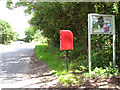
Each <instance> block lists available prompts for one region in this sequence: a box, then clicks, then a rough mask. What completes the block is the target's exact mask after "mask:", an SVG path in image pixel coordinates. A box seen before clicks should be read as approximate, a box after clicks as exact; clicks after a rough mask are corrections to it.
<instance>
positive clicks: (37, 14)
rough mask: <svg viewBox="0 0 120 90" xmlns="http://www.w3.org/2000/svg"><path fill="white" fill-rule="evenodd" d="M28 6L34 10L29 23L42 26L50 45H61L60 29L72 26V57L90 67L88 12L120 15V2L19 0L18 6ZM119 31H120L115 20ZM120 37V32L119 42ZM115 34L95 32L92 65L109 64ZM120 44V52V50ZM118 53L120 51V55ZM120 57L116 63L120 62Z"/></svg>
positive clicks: (31, 11) (69, 28)
mask: <svg viewBox="0 0 120 90" xmlns="http://www.w3.org/2000/svg"><path fill="white" fill-rule="evenodd" d="M21 5H22V6H27V9H26V10H25V12H26V13H29V14H30V13H33V17H32V18H31V19H30V20H29V23H30V24H31V25H32V26H34V27H35V28H37V29H36V30H43V33H42V34H43V35H44V36H45V37H47V38H48V43H49V45H51V46H54V47H58V48H59V41H60V40H59V36H60V35H59V32H60V30H71V31H72V32H73V35H74V38H73V39H74V49H73V51H69V57H70V59H71V61H72V62H74V63H75V65H74V68H75V69H79V66H80V65H82V66H85V67H87V68H88V43H87V42H88V14H89V13H98V14H114V15H115V16H116V22H118V21H119V19H120V11H119V10H120V8H119V7H120V2H119V3H118V2H116V3H114V2H17V4H16V6H21ZM116 26H117V28H116V34H117V35H118V34H120V31H119V29H118V28H120V26H119V25H118V23H116ZM119 40H120V35H118V37H117V39H116V42H117V43H118V42H119ZM112 44H113V43H112V35H92V63H93V65H92V68H95V67H101V66H102V67H104V66H108V65H109V62H110V61H112ZM119 46H120V45H119V44H117V46H116V48H117V50H118V51H117V52H118V54H119V53H120V51H119ZM118 56H119V55H118ZM116 59H117V61H116V62H117V64H118V65H120V62H119V61H118V60H119V59H118V57H117V58H116Z"/></svg>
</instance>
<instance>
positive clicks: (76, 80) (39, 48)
mask: <svg viewBox="0 0 120 90" xmlns="http://www.w3.org/2000/svg"><path fill="white" fill-rule="evenodd" d="M35 52H36V55H37V57H39V58H40V60H42V61H44V62H45V63H47V64H48V66H49V67H50V69H51V73H52V74H55V76H57V77H58V78H60V81H61V82H62V83H64V84H65V85H66V86H80V85H81V83H82V81H83V79H88V78H89V79H92V78H100V77H102V78H107V77H117V76H120V73H119V71H118V68H116V71H115V72H114V70H113V65H112V62H110V63H109V66H108V67H105V68H102V67H100V68H98V67H96V68H95V69H94V70H93V71H92V72H91V73H88V69H87V68H86V67H85V66H82V65H79V66H77V69H76V68H75V65H76V63H73V62H70V63H69V65H68V67H69V70H68V71H66V70H65V69H66V64H65V51H60V50H59V49H58V48H55V47H52V46H47V45H36V47H35Z"/></svg>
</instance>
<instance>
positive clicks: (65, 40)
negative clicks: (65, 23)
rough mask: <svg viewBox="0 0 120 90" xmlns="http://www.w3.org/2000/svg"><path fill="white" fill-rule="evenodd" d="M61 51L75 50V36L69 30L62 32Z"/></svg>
mask: <svg viewBox="0 0 120 90" xmlns="http://www.w3.org/2000/svg"><path fill="white" fill-rule="evenodd" d="M60 50H73V34H72V32H71V31H69V30H60Z"/></svg>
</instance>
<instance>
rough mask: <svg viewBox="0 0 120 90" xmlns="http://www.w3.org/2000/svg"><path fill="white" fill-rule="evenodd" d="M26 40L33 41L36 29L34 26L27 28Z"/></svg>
mask: <svg viewBox="0 0 120 90" xmlns="http://www.w3.org/2000/svg"><path fill="white" fill-rule="evenodd" d="M25 35H26V37H25V41H26V42H31V41H32V40H33V39H34V35H35V31H34V28H33V27H29V28H27V29H26V30H25Z"/></svg>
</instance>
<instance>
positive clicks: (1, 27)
mask: <svg viewBox="0 0 120 90" xmlns="http://www.w3.org/2000/svg"><path fill="white" fill-rule="evenodd" d="M0 37H1V38H2V43H3V42H4V41H7V42H10V41H11V40H16V38H17V37H18V34H17V33H16V32H14V31H13V29H12V27H11V25H10V24H8V23H7V22H6V21H4V20H1V19H0Z"/></svg>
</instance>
